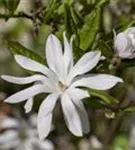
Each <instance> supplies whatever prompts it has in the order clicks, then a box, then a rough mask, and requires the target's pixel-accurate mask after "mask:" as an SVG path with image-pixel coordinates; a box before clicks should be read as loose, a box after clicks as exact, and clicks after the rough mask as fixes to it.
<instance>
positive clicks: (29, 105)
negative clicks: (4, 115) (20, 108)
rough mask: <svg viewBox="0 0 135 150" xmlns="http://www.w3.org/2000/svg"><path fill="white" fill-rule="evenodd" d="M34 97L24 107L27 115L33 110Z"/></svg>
mask: <svg viewBox="0 0 135 150" xmlns="http://www.w3.org/2000/svg"><path fill="white" fill-rule="evenodd" d="M33 101H34V100H33V97H30V98H29V99H28V100H27V101H26V103H25V105H24V109H25V113H29V112H30V111H31V110H32V106H33Z"/></svg>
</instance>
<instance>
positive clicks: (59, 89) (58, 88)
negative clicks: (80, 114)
mask: <svg viewBox="0 0 135 150" xmlns="http://www.w3.org/2000/svg"><path fill="white" fill-rule="evenodd" d="M66 88H67V86H66V85H64V84H63V83H62V82H61V81H59V82H58V85H57V90H58V91H61V92H63V91H64V90H65V89H66Z"/></svg>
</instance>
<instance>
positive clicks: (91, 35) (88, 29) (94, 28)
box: [79, 0, 106, 51]
mask: <svg viewBox="0 0 135 150" xmlns="http://www.w3.org/2000/svg"><path fill="white" fill-rule="evenodd" d="M105 3H106V0H101V1H99V2H98V3H97V5H96V6H95V8H94V9H93V10H92V11H91V13H90V15H89V16H88V17H87V19H86V21H85V23H84V25H83V27H82V28H81V29H80V32H79V36H80V49H82V50H84V51H86V50H88V48H90V47H91V45H92V43H93V41H94V39H95V36H96V34H97V32H98V30H99V25H100V22H101V8H102V6H103V5H104V4H105Z"/></svg>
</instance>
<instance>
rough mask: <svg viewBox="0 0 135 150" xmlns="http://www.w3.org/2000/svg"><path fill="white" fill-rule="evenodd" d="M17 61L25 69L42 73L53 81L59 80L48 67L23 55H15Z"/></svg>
mask: <svg viewBox="0 0 135 150" xmlns="http://www.w3.org/2000/svg"><path fill="white" fill-rule="evenodd" d="M15 60H16V62H17V63H18V64H19V65H20V66H21V67H22V68H24V69H27V70H30V71H34V72H40V73H42V74H44V75H46V76H48V77H49V78H50V79H51V80H53V81H56V80H57V76H56V75H55V74H54V73H53V72H52V71H51V70H49V69H48V68H47V67H46V66H44V65H42V64H40V63H38V62H36V61H35V60H32V59H30V58H28V57H25V56H22V55H15Z"/></svg>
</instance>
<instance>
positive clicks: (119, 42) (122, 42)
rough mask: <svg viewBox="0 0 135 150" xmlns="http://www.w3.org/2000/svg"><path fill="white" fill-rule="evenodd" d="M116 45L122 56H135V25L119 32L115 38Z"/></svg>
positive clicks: (131, 57) (127, 57)
mask: <svg viewBox="0 0 135 150" xmlns="http://www.w3.org/2000/svg"><path fill="white" fill-rule="evenodd" d="M114 47H115V50H116V51H117V54H118V56H119V57H120V58H122V59H125V58H126V59H133V58H135V27H131V28H128V29H127V30H125V31H124V32H121V33H119V34H118V35H117V36H116V37H115V39H114Z"/></svg>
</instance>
